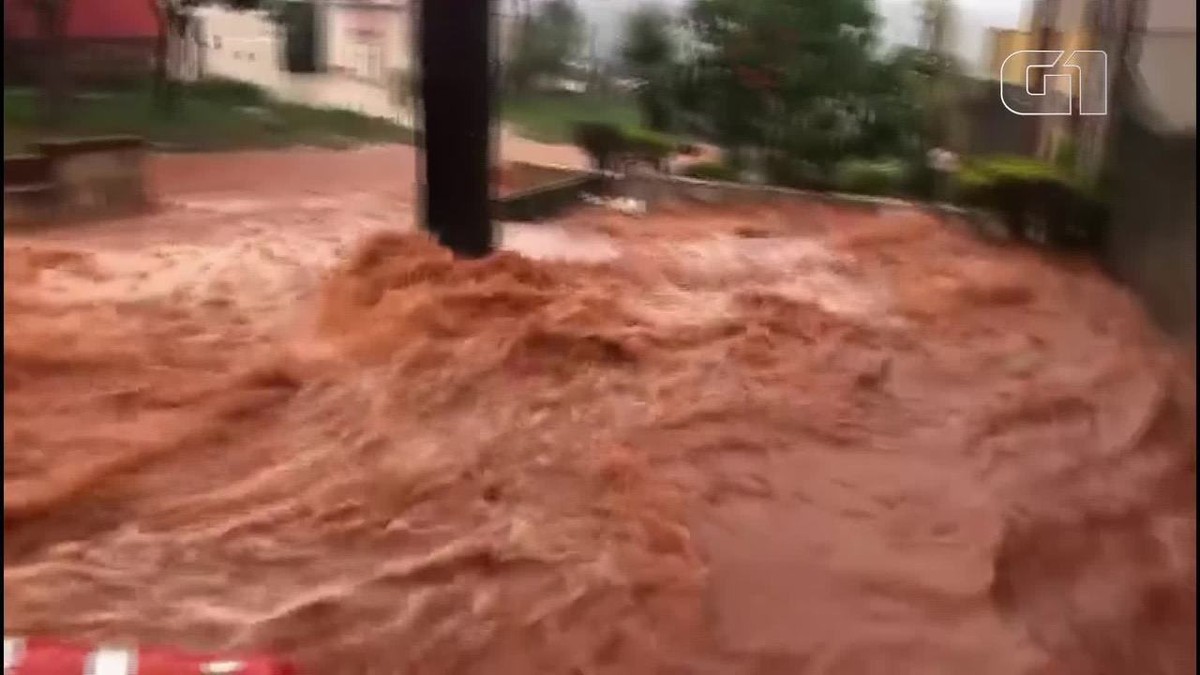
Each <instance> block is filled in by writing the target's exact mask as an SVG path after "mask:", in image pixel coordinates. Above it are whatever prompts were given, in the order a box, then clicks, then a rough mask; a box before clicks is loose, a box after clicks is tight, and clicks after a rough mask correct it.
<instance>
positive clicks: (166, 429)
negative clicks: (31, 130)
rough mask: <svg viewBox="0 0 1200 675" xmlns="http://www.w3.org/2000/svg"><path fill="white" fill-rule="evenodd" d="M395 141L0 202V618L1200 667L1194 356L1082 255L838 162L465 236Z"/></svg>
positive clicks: (1122, 670) (443, 650)
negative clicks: (683, 200) (902, 200)
mask: <svg viewBox="0 0 1200 675" xmlns="http://www.w3.org/2000/svg"><path fill="white" fill-rule="evenodd" d="M410 160H411V157H410V156H408V155H407V154H406V151H404V150H402V149H375V150H370V151H361V152H352V153H322V152H316V151H311V152H298V153H276V154H269V153H246V154H243V155H228V156H205V155H196V156H188V157H169V158H162V159H160V160H156V166H155V177H156V189H157V190H158V192H159V194H160V195H161V198H162V205H161V208H160V209H159V210H158V212H156V213H154V214H151V215H148V216H145V217H142V218H137V219H131V220H124V221H117V222H103V223H91V224H86V225H78V226H73V227H70V228H54V229H47V230H44V231H41V232H38V233H23V234H14V233H8V234H6V236H5V246H4V312H5V324H4V394H5V396H4V414H5V417H4V440H5V449H4V460H5V462H4V512H5V524H4V530H5V532H4V534H5V538H4V591H5V598H4V621H5V633H6V634H21V635H38V634H50V635H56V636H64V637H71V638H78V639H86V640H117V641H124V640H136V641H139V642H141V643H146V644H167V645H176V646H180V647H186V648H194V649H203V650H227V649H253V650H264V649H265V650H275V651H278V652H281V653H284V654H286V655H289V656H291V657H293V658H294V659H295V660H296V661H297V662H298V663H299V664H300V665H301V666H302V669H303V672H304V673H307V674H320V675H338V674H342V673H345V674H359V673H381V674H385V675H389V674H395V673H416V674H424V673H428V674H431V675H443V674H451V673H455V674H457V673H481V674H488V675H493V674H494V675H505V674H519V675H527V674H531V673H555V674H557V673H562V674H564V675H566V674H572V675H574V674H579V675H592V674H613V675H616V674H634V675H640V674H643V673H645V674H658V673H680V674H683V673H703V674H708V673H712V674H731V675H739V674H746V675H760V674H761V675H767V674H780V675H783V674H787V675H791V674H813V675H816V674H820V675H835V674H836V675H868V674H871V675H874V674H883V673H887V674H896V675H939V674H944V675H962V674H963V673H970V674H972V675H992V674H994V675H1104V674H1111V675H1158V674H1162V675H1175V674H1179V675H1183V674H1184V673H1192V672H1195V668H1196V638H1195V634H1196V602H1195V598H1196V596H1195V590H1196V588H1195V572H1196V555H1195V543H1196V542H1195V538H1196V529H1195V527H1196V523H1195V515H1196V494H1195V459H1196V435H1195V377H1194V364H1193V362H1192V360H1191V359H1192V358H1193V357H1191V356H1190V355H1181V354H1177V353H1176V352H1175V351H1174V350H1173V349H1172V347H1171V346H1170V345H1169V344H1168V343H1167V342H1166V341H1165V340H1164V339H1163V338H1161V337H1160V336H1159V335H1158V334H1157V333H1156V332H1155V330H1154V329H1153V328H1152V327H1151V325H1150V324H1149V322H1148V320H1147V319H1146V317H1145V315H1144V313H1143V312H1142V310H1141V309H1140V308H1139V306H1138V304H1137V303H1136V301H1135V300H1134V299H1133V297H1132V296H1131V295H1130V294H1128V293H1127V292H1125V291H1124V290H1122V289H1120V288H1118V287H1117V286H1115V285H1114V284H1113V283H1111V282H1110V281H1108V280H1106V279H1105V278H1104V277H1103V276H1102V275H1101V274H1100V273H1099V272H1097V271H1096V270H1094V269H1093V268H1092V267H1091V266H1089V265H1088V264H1087V263H1085V262H1082V261H1073V260H1062V259H1054V258H1051V257H1049V256H1046V255H1044V254H1040V253H1037V252H1034V251H1030V250H1026V249H1022V248H1017V247H1005V246H1000V245H996V244H989V243H984V242H982V241H980V240H978V239H976V238H975V237H973V236H972V235H971V234H970V233H969V232H968V230H967V229H966V228H964V227H963V226H962V225H960V224H957V223H954V222H950V221H943V220H939V219H936V218H933V217H931V216H928V215H923V214H921V213H919V212H917V211H912V210H904V209H892V210H882V211H879V212H876V213H871V212H866V211H852V210H840V209H838V208H836V207H833V206H829V205H819V206H818V205H813V206H787V207H782V206H780V207H774V208H770V209H766V208H763V209H745V208H743V209H729V208H724V209H721V208H714V207H704V208H700V207H674V208H666V209H664V210H661V211H659V212H656V213H654V214H652V215H650V216H647V217H644V218H639V217H628V216H623V215H620V214H617V213H613V212H610V211H605V210H603V209H599V208H587V209H583V210H580V211H578V212H576V213H573V214H571V215H570V216H568V217H565V218H563V219H562V220H561V221H560V222H557V223H548V224H545V225H539V226H523V227H507V228H505V231H504V239H503V240H504V247H505V249H506V250H505V251H503V252H501V253H499V254H497V255H495V256H493V257H491V258H490V259H488V260H484V261H473V262H459V263H456V262H453V261H452V260H451V259H450V258H449V257H448V256H447V254H446V253H444V252H443V251H441V250H440V249H438V248H437V247H435V246H433V245H432V244H430V243H429V242H428V241H426V240H425V239H424V238H423V237H422V236H421V235H420V234H418V233H416V232H415V231H414V229H413V223H412V219H413V216H412V213H413V208H412V203H411V202H412V186H411V178H412V176H411V170H410V169H409V168H407V166H408V165H407V162H410ZM397 167H400V168H397ZM406 172H407V173H406Z"/></svg>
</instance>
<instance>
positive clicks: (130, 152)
mask: <svg viewBox="0 0 1200 675" xmlns="http://www.w3.org/2000/svg"><path fill="white" fill-rule="evenodd" d="M35 147H36V149H37V150H38V154H36V155H24V156H16V157H10V158H5V169H6V171H5V174H6V175H5V179H6V180H5V186H4V202H5V214H4V223H5V225H6V226H9V225H30V224H37V223H40V222H45V221H49V220H76V219H87V218H98V217H112V216H121V215H130V214H134V213H139V212H142V211H144V210H145V209H146V208H147V207H148V206H149V203H150V199H149V195H148V194H147V191H146V185H145V169H144V165H145V157H146V144H145V142H144V141H143V140H142V139H140V138H136V137H130V136H112V137H99V138H84V139H73V140H56V141H46V142H42V143H37V144H36V145H35ZM10 168H12V169H13V170H14V171H13V175H12V176H10V175H9V173H10V172H9V171H8V169H10ZM10 209H11V210H10Z"/></svg>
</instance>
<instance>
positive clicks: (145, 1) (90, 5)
mask: <svg viewBox="0 0 1200 675" xmlns="http://www.w3.org/2000/svg"><path fill="white" fill-rule="evenodd" d="M31 5H32V2H31V0H4V37H5V39H9V38H16V39H29V38H36V37H38V31H37V21H36V19H35V17H34V14H33V11H32V9H31ZM155 5H156V3H155V0H68V2H67V7H68V9H67V11H68V12H69V13H70V14H69V15H68V17H67V37H68V38H76V39H78V38H93V39H108V40H113V39H121V38H148V37H154V36H156V35H158V21H157V19H156V18H155V10H154V9H153V7H154V6H155Z"/></svg>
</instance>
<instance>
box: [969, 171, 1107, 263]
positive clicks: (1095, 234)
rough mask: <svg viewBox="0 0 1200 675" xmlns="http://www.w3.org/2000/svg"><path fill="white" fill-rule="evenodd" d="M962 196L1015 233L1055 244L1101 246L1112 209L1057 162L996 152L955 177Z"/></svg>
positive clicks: (1091, 247)
mask: <svg viewBox="0 0 1200 675" xmlns="http://www.w3.org/2000/svg"><path fill="white" fill-rule="evenodd" d="M954 187H955V195H956V198H957V200H958V201H959V202H960V203H962V204H965V205H967V206H972V207H975V208H980V209H985V210H988V211H991V212H993V213H995V214H997V215H998V216H1000V218H1001V219H1002V220H1003V222H1004V224H1005V227H1006V228H1007V229H1008V233H1009V235H1010V236H1011V237H1013V238H1014V239H1017V240H1031V239H1032V240H1041V241H1042V243H1047V244H1050V245H1054V246H1064V247H1072V248H1077V247H1083V248H1090V249H1095V248H1097V247H1099V246H1100V245H1101V243H1102V242H1103V239H1104V235H1105V229H1106V225H1107V213H1108V209H1107V207H1106V205H1105V203H1104V200H1103V199H1102V198H1101V197H1100V196H1099V195H1098V194H1096V192H1095V190H1093V189H1092V187H1091V186H1089V185H1087V184H1086V183H1084V182H1083V181H1081V180H1079V179H1078V178H1076V177H1075V176H1074V175H1073V174H1071V173H1070V172H1068V171H1066V170H1064V169H1062V168H1060V167H1058V166H1055V165H1054V164H1051V163H1048V162H1043V161H1041V160H1037V159H1032V158H1028V157H1009V156H997V157H987V158H980V159H976V160H973V161H971V162H969V163H968V164H967V165H966V166H964V167H963V168H962V170H960V171H959V172H958V174H957V175H956V176H955V186H954Z"/></svg>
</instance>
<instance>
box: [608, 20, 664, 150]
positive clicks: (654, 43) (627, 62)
mask: <svg viewBox="0 0 1200 675" xmlns="http://www.w3.org/2000/svg"><path fill="white" fill-rule="evenodd" d="M672 23H673V19H672V16H671V14H670V13H669V12H667V11H666V10H665V9H663V8H662V7H661V6H660V5H655V4H646V5H641V6H640V7H638V8H637V9H635V10H634V11H632V12H630V13H629V15H628V16H627V17H626V18H625V40H624V42H622V44H621V50H620V56H621V61H622V64H623V65H624V67H625V70H626V71H627V72H628V73H629V74H631V75H633V76H635V77H637V78H639V79H641V80H642V81H643V85H642V87H641V89H640V90H639V92H638V104H639V105H640V107H641V109H642V120H643V122H645V124H646V125H647V126H649V127H650V128H651V129H654V130H655V131H664V130H666V128H667V127H668V126H669V125H670V120H669V117H670V96H671V94H670V89H671V74H672V68H673V65H674V62H675V51H676V48H675V40H674V37H673V36H672V35H671V25H672Z"/></svg>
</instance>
